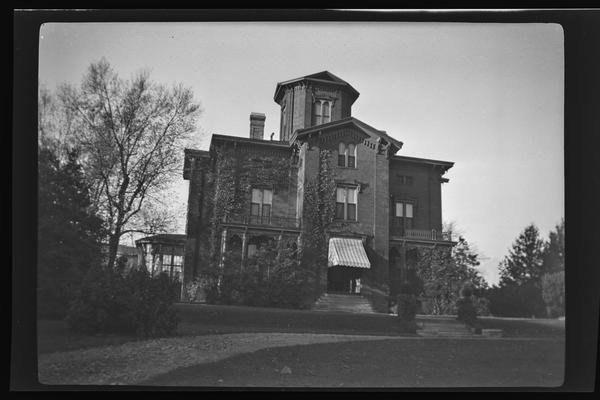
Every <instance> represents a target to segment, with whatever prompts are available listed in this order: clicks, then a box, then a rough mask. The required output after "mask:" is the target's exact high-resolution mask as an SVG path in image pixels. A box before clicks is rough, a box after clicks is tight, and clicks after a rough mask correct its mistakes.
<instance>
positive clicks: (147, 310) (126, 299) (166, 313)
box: [66, 267, 179, 337]
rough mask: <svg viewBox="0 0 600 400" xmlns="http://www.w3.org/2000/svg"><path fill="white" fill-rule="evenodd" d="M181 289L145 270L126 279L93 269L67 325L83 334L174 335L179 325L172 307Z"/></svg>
mask: <svg viewBox="0 0 600 400" xmlns="http://www.w3.org/2000/svg"><path fill="white" fill-rule="evenodd" d="M178 285H179V282H177V281H175V280H171V279H170V278H169V277H168V276H167V275H166V274H160V275H158V276H155V277H151V276H150V275H149V274H148V272H147V271H146V270H143V269H134V270H131V271H130V272H129V273H128V274H127V275H122V274H120V273H118V271H116V270H108V269H106V268H102V267H95V268H92V269H90V271H89V272H88V273H87V274H86V276H85V278H84V280H83V282H82V284H81V286H80V287H79V290H78V291H77V294H76V295H75V298H74V300H73V301H72V302H71V305H70V307H69V310H68V313H67V318H66V321H67V324H68V326H69V328H70V329H71V330H72V331H74V332H80V333H119V334H134V335H136V336H139V337H155V336H164V335H170V334H172V333H173V332H174V331H175V329H176V328H177V323H178V318H177V315H176V312H175V310H174V309H173V307H172V306H173V303H174V302H175V300H176V298H175V297H176V293H177V287H178Z"/></svg>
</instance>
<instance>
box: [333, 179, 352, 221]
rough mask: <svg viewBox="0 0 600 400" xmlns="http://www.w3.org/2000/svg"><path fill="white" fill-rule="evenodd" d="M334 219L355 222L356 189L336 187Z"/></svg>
mask: <svg viewBox="0 0 600 400" xmlns="http://www.w3.org/2000/svg"><path fill="white" fill-rule="evenodd" d="M335 217H336V218H337V219H343V220H348V221H356V188H353V187H338V188H337V192H336V200H335Z"/></svg>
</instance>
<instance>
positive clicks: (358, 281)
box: [354, 278, 360, 294]
mask: <svg viewBox="0 0 600 400" xmlns="http://www.w3.org/2000/svg"><path fill="white" fill-rule="evenodd" d="M354 293H356V294H360V278H356V284H355V291H354Z"/></svg>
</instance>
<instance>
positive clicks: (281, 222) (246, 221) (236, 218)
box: [223, 214, 300, 228]
mask: <svg viewBox="0 0 600 400" xmlns="http://www.w3.org/2000/svg"><path fill="white" fill-rule="evenodd" d="M223 222H224V223H227V224H239V225H252V226H269V227H277V228H299V227H300V220H299V219H297V218H287V217H273V216H261V215H245V214H230V215H226V216H225V217H223Z"/></svg>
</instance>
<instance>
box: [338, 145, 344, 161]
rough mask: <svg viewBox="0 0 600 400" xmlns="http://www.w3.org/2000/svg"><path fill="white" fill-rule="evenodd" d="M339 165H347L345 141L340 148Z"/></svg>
mask: <svg viewBox="0 0 600 400" xmlns="http://www.w3.org/2000/svg"><path fill="white" fill-rule="evenodd" d="M338 166H340V167H345V166H346V145H345V144H344V143H340V146H339V148H338Z"/></svg>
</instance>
